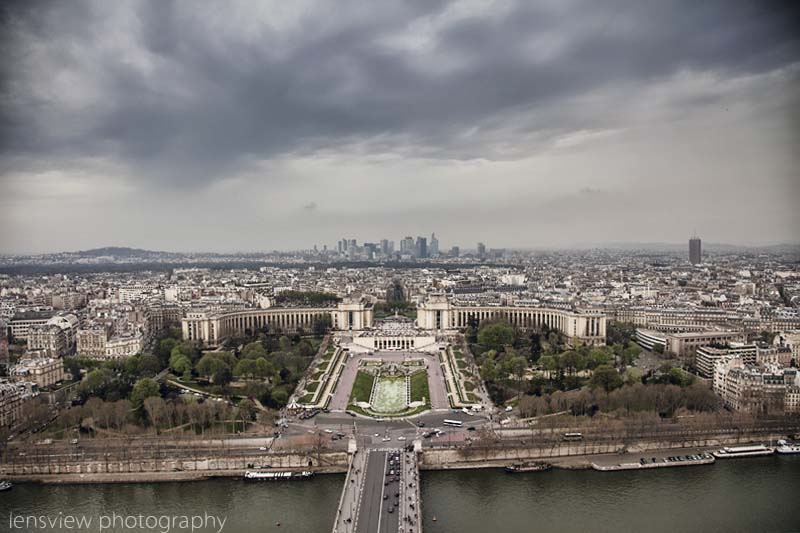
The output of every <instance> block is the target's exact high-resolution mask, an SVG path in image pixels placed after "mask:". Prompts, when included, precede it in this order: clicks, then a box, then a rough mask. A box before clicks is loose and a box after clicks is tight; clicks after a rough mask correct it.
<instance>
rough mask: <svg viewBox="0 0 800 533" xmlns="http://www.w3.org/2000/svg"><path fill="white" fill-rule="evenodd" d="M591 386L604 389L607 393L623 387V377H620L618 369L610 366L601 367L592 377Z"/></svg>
mask: <svg viewBox="0 0 800 533" xmlns="http://www.w3.org/2000/svg"><path fill="white" fill-rule="evenodd" d="M590 383H591V386H592V387H594V388H598V387H600V388H603V389H605V391H606V392H611V391H612V390H614V389H616V388H619V387H621V386H622V376H620V375H619V372H617V369H616V368H614V367H612V366H609V365H600V366H598V367H597V368H596V369H595V371H594V375H593V376H592V380H591V382H590Z"/></svg>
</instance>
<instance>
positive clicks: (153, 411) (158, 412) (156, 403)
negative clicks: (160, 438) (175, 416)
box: [144, 396, 166, 433]
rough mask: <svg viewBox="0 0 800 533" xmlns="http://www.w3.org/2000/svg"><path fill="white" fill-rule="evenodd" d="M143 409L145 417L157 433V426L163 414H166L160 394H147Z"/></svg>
mask: <svg viewBox="0 0 800 533" xmlns="http://www.w3.org/2000/svg"><path fill="white" fill-rule="evenodd" d="M144 410H145V411H146V412H147V417H148V418H149V419H150V423H151V424H153V428H154V429H155V430H156V433H158V426H159V423H160V422H161V420H162V419H163V417H164V415H165V414H166V404H165V403H164V400H163V399H162V398H161V397H160V396H149V397H147V398H145V399H144Z"/></svg>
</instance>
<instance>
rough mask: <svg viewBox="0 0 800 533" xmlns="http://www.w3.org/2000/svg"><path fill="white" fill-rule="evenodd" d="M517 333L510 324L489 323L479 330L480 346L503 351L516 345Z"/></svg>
mask: <svg viewBox="0 0 800 533" xmlns="http://www.w3.org/2000/svg"><path fill="white" fill-rule="evenodd" d="M515 335H516V332H515V331H514V328H513V326H511V324H509V323H508V322H501V321H498V322H487V323H484V324H482V325H481V327H480V328H479V329H478V344H481V345H483V346H485V347H487V348H490V349H494V350H497V351H501V350H502V349H503V348H504V347H505V346H507V345H509V344H513V343H514V338H515Z"/></svg>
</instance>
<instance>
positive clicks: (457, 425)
mask: <svg viewBox="0 0 800 533" xmlns="http://www.w3.org/2000/svg"><path fill="white" fill-rule="evenodd" d="M442 424H444V425H445V426H451V427H454V428H460V427H461V426H463V425H464V422H462V421H461V420H448V419H446V418H445V419H444V420H443V421H442Z"/></svg>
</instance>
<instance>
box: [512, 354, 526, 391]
mask: <svg viewBox="0 0 800 533" xmlns="http://www.w3.org/2000/svg"><path fill="white" fill-rule="evenodd" d="M509 367H510V368H511V372H512V374H514V377H515V378H517V395H518V396H520V395H521V394H522V378H524V377H525V371H526V370H527V369H528V361H527V360H526V359H525V358H524V357H522V356H521V355H515V356H513V357H511V359H510V361H509Z"/></svg>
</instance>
